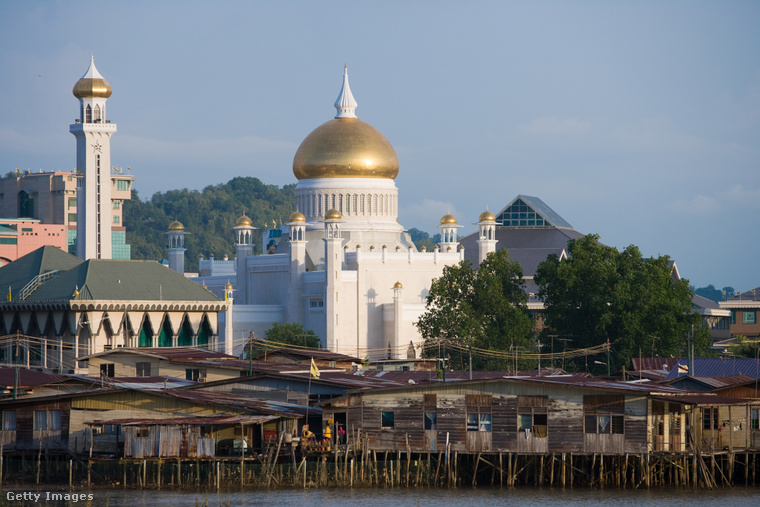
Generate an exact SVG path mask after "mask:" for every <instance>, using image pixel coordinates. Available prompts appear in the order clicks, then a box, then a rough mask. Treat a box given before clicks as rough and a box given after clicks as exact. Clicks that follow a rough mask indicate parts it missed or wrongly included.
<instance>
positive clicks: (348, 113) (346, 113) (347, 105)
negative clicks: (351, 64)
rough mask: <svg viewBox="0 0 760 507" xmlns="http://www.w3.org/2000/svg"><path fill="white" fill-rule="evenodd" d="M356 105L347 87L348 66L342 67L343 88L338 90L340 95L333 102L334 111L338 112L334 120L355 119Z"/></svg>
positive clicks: (349, 88)
mask: <svg viewBox="0 0 760 507" xmlns="http://www.w3.org/2000/svg"><path fill="white" fill-rule="evenodd" d="M358 106H359V104H357V103H356V100H355V99H354V96H353V95H352V94H351V87H350V86H348V64H347V63H346V64H344V66H343V86H341V88H340V94H339V95H338V99H337V100H336V101H335V109H337V110H338V114H336V115H335V117H336V118H356V108H357V107H358Z"/></svg>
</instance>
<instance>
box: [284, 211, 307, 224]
mask: <svg viewBox="0 0 760 507" xmlns="http://www.w3.org/2000/svg"><path fill="white" fill-rule="evenodd" d="M305 221H306V217H305V216H303V213H301V212H300V211H295V212H293V214H292V215H290V217H288V222H305Z"/></svg>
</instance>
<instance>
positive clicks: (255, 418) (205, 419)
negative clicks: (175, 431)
mask: <svg viewBox="0 0 760 507" xmlns="http://www.w3.org/2000/svg"><path fill="white" fill-rule="evenodd" d="M275 419H278V417H277V416H274V415H218V416H216V415H215V416H188V417H170V418H160V419H150V418H141V419H97V420H95V421H87V422H85V424H86V425H88V426H100V425H101V424H118V425H120V426H175V425H179V424H189V425H192V426H208V425H220V426H224V425H237V424H261V423H265V422H267V421H273V420H275Z"/></svg>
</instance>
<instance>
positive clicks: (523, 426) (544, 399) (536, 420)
mask: <svg viewBox="0 0 760 507" xmlns="http://www.w3.org/2000/svg"><path fill="white" fill-rule="evenodd" d="M548 406H549V397H548V396H518V397H517V431H519V432H521V433H526V434H530V433H532V434H534V435H535V436H536V437H539V438H543V437H546V436H548V433H549V425H548V410H549V409H548Z"/></svg>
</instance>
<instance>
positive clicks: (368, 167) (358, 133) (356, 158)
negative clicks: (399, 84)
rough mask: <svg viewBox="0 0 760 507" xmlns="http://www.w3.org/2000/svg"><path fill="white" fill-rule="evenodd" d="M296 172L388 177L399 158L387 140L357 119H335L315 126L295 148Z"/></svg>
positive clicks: (321, 175) (320, 175)
mask: <svg viewBox="0 0 760 507" xmlns="http://www.w3.org/2000/svg"><path fill="white" fill-rule="evenodd" d="M293 174H295V176H296V178H298V179H299V180H303V179H308V178H389V179H393V178H395V177H396V176H397V175H398V157H397V156H396V151H395V150H394V149H393V146H391V143H390V142H389V141H388V139H386V138H385V136H384V135H383V134H381V133H380V131H379V130H377V129H376V128H375V127H373V126H372V125H370V124H369V123H367V122H364V121H362V120H360V119H358V118H334V119H332V120H330V121H328V122H327V123H323V124H322V125H320V126H319V127H317V128H316V129H314V130H313V131H312V132H311V133H310V134H309V135H308V136H306V139H304V140H303V142H302V143H301V146H299V147H298V151H296V156H295V157H294V158H293Z"/></svg>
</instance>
